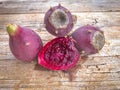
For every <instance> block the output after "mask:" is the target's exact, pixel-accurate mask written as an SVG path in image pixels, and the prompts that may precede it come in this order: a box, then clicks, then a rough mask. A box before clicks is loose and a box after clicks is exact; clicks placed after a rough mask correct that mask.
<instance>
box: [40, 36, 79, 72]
mask: <svg viewBox="0 0 120 90" xmlns="http://www.w3.org/2000/svg"><path fill="white" fill-rule="evenodd" d="M78 59H79V51H78V50H77V49H76V48H75V46H74V42H73V40H72V39H71V38H69V37H59V38H55V39H53V40H52V41H50V42H48V43H47V44H46V45H45V46H44V47H43V49H42V50H41V51H40V53H39V55H38V63H39V64H40V65H42V66H43V67H45V68H48V69H51V70H67V69H70V68H72V67H73V66H75V65H76V63H77V61H78Z"/></svg>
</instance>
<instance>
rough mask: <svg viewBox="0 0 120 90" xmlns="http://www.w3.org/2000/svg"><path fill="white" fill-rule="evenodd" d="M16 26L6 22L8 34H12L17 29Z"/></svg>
mask: <svg viewBox="0 0 120 90" xmlns="http://www.w3.org/2000/svg"><path fill="white" fill-rule="evenodd" d="M17 28H18V26H17V25H15V24H8V25H7V32H8V33H9V35H12V36H14V35H15V33H16V31H17Z"/></svg>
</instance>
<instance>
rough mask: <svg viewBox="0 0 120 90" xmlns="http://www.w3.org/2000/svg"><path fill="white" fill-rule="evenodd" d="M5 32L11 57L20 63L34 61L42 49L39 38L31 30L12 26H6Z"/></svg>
mask: <svg viewBox="0 0 120 90" xmlns="http://www.w3.org/2000/svg"><path fill="white" fill-rule="evenodd" d="M7 32H8V34H9V45H10V49H11V51H12V53H13V55H14V56H15V57H16V58H17V59H19V60H22V61H27V62H30V61H32V60H35V58H36V57H37V55H38V52H39V51H40V49H42V47H43V44H42V41H41V38H40V37H39V36H38V35H37V34H36V33H35V32H34V31H33V30H31V29H28V28H26V27H21V26H18V25H14V24H9V25H8V26H7Z"/></svg>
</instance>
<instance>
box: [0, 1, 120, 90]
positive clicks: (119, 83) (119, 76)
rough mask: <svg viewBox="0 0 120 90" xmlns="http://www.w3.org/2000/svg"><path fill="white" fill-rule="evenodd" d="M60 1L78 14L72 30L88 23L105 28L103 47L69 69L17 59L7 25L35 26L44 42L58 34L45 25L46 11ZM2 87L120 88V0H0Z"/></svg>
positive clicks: (22, 89) (1, 89)
mask: <svg viewBox="0 0 120 90" xmlns="http://www.w3.org/2000/svg"><path fill="white" fill-rule="evenodd" d="M58 3H61V4H62V5H63V6H65V7H66V8H68V9H69V10H70V11H71V12H72V14H74V15H76V16H77V23H76V24H75V26H74V28H73V31H74V30H75V29H76V28H78V27H80V26H83V25H86V24H90V25H94V26H97V27H99V28H100V29H101V30H102V31H104V34H105V38H106V43H105V46H104V47H103V49H102V50H101V51H100V52H99V53H98V54H94V55H90V56H89V57H83V58H82V59H80V60H79V62H78V63H77V65H76V66H75V67H74V68H73V69H71V70H69V71H50V70H47V69H45V68H43V67H41V66H39V65H38V64H37V61H36V60H35V61H33V62H31V63H25V62H21V61H19V60H16V59H15V57H14V56H13V55H12V53H11V51H10V49H9V42H8V40H9V36H8V34H7V32H6V28H5V27H6V25H7V24H8V23H15V24H19V25H22V26H26V27H29V28H32V29H33V30H35V32H37V33H38V34H39V35H40V37H41V38H42V40H43V43H44V44H45V43H47V42H48V41H50V40H52V39H53V38H55V37H54V36H52V35H50V34H49V33H48V32H47V31H46V29H45V28H44V14H45V12H46V11H47V10H48V9H49V7H50V6H55V5H57V4H58ZM0 90H120V0H69V1H65V0H0Z"/></svg>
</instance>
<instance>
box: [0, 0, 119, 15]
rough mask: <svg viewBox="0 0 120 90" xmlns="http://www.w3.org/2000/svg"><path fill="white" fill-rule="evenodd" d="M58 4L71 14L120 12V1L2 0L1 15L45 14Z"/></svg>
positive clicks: (0, 3) (0, 4)
mask: <svg viewBox="0 0 120 90" xmlns="http://www.w3.org/2000/svg"><path fill="white" fill-rule="evenodd" d="M58 3H61V4H62V5H63V6H65V7H66V8H68V9H69V10H71V12H90V11H92V12H104V11H113V12H114V11H120V0H92V1H91V0H69V1H64V0H17V1H16V0H9V1H8V0H7V1H6V0H1V1H0V13H1V14H8V13H11V14H13V13H45V12H46V11H47V10H48V9H49V8H50V6H55V5H58Z"/></svg>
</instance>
